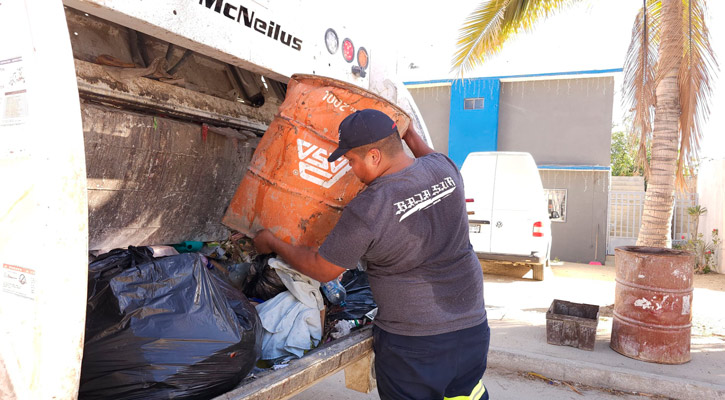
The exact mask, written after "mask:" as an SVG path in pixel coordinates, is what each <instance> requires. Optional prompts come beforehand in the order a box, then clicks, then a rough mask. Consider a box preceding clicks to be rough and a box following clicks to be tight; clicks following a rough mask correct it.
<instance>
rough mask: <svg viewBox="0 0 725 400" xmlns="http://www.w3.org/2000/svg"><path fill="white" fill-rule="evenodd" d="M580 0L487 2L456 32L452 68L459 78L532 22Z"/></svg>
mask: <svg viewBox="0 0 725 400" xmlns="http://www.w3.org/2000/svg"><path fill="white" fill-rule="evenodd" d="M579 1H581V0H489V1H485V2H483V3H482V4H481V5H480V6H479V7H478V8H477V9H476V10H474V11H473V12H472V13H471V15H470V16H469V17H468V18H467V19H466V21H465V22H464V24H463V27H461V29H460V30H459V37H458V42H457V46H456V53H455V55H454V57H453V68H452V69H451V70H452V71H455V72H456V74H457V75H459V76H462V75H463V74H464V73H466V72H470V71H471V70H473V69H474V68H475V67H477V66H479V65H481V64H483V62H484V61H485V60H487V59H488V58H489V57H491V56H493V55H494V54H497V53H498V52H499V51H500V50H501V48H502V47H503V44H504V43H505V42H506V41H507V40H509V39H510V38H511V37H513V36H515V35H516V34H518V33H520V32H521V31H531V29H532V28H533V26H534V25H535V24H536V22H538V21H540V20H542V19H545V18H546V17H549V16H551V15H553V14H554V13H555V12H557V11H560V10H563V9H564V8H566V7H567V6H569V5H571V4H574V3H576V2H579Z"/></svg>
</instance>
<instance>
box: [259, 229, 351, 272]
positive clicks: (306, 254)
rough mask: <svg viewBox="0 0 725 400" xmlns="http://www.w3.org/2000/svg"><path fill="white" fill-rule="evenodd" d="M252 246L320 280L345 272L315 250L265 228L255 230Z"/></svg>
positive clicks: (261, 252)
mask: <svg viewBox="0 0 725 400" xmlns="http://www.w3.org/2000/svg"><path fill="white" fill-rule="evenodd" d="M254 247H256V248H257V251H258V252H259V253H260V254H267V253H272V252H274V253H277V254H279V256H280V257H282V259H284V260H285V261H286V262H287V263H288V264H290V265H291V266H292V268H294V269H296V270H297V271H299V272H302V273H303V274H305V275H307V276H309V277H310V278H312V279H316V280H318V281H320V282H328V281H331V280H333V279H335V278H337V277H338V276H340V274H342V273H343V272H345V268H342V267H338V266H337V265H335V264H333V263H331V262H329V261H327V260H325V259H324V258H322V256H320V254H319V253H318V252H317V251H315V250H312V249H310V248H307V247H303V246H293V245H291V244H289V243H287V242H285V241H283V240H281V239H278V238H277V237H275V236H274V235H273V234H272V232H270V231H268V230H266V229H263V230H261V231H259V232H257V236H255V237H254Z"/></svg>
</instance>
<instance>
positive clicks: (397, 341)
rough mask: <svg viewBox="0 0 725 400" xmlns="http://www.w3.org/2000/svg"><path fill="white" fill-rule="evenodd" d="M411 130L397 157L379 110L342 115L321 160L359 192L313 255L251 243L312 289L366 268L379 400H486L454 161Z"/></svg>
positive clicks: (479, 315) (266, 240) (480, 329)
mask: <svg viewBox="0 0 725 400" xmlns="http://www.w3.org/2000/svg"><path fill="white" fill-rule="evenodd" d="M410 125H411V126H410V127H409V128H408V129H407V131H406V132H405V135H404V140H405V143H406V144H407V145H408V147H409V148H410V150H411V151H412V153H413V155H414V156H415V157H416V158H412V157H410V156H408V154H407V153H406V152H405V151H404V150H403V145H402V140H401V138H400V134H399V132H398V129H397V126H396V124H395V122H394V121H393V120H392V119H390V118H389V117H388V116H387V115H385V114H384V113H382V112H380V111H377V110H374V109H366V110H360V111H356V112H355V113H353V114H351V115H349V116H348V117H347V118H345V119H344V120H343V121H342V123H341V124H340V126H339V130H338V131H339V135H340V136H339V143H338V147H337V149H336V150H335V151H334V152H333V153H332V154H331V155H330V156H329V158H328V161H329V162H334V161H336V160H337V159H339V158H340V157H343V156H344V157H345V159H346V160H347V161H348V162H349V163H350V167H351V168H352V171H353V173H354V174H355V176H357V178H358V179H360V181H362V182H363V183H364V184H366V185H367V188H365V190H363V191H362V192H361V193H360V194H358V195H357V196H356V197H355V198H354V199H353V200H352V201H350V203H349V204H348V205H347V206H346V207H345V209H344V210H343V212H342V215H341V216H340V220H339V221H338V222H337V224H336V225H335V227H334V228H333V229H332V231H331V232H330V234H329V235H328V236H327V238H326V239H325V241H324V242H323V244H322V246H320V248H319V250H314V249H310V248H307V247H301V246H293V245H290V244H288V243H286V242H284V241H282V240H281V239H279V238H276V237H275V236H274V235H273V234H272V233H271V232H270V231H268V230H262V231H260V232H258V233H257V235H256V237H255V238H254V244H255V246H256V248H257V250H258V252H260V253H262V254H265V253H271V252H274V253H277V254H278V255H279V256H281V257H282V258H283V259H284V260H285V261H287V262H288V263H290V264H291V265H292V267H294V268H295V269H297V270H298V271H300V272H302V273H303V274H305V275H308V276H310V277H311V278H314V279H317V280H319V281H321V282H327V281H330V280H333V279H336V278H337V277H338V276H339V275H340V274H341V273H343V272H344V271H345V270H346V269H355V268H356V267H357V265H358V261H359V260H362V261H363V262H364V263H366V264H367V273H368V278H369V281H370V288H371V289H372V293H373V298H374V299H375V302H376V303H377V304H378V314H377V316H376V317H375V321H374V326H373V349H374V351H375V373H376V379H377V386H378V393H379V395H380V398H381V399H395V400H404V399H411V400H420V399H457V400H463V399H472V400H479V399H488V393H487V392H486V388H485V386H484V385H483V382H482V377H483V373H484V371H485V370H486V359H487V355H488V345H489V337H490V331H489V327H488V320H487V317H486V310H485V308H484V301H483V274H482V271H481V266H480V264H479V262H478V258H477V257H476V254H475V253H474V251H473V248H472V247H471V244H470V242H469V238H468V215H467V213H466V205H465V196H464V193H463V181H462V178H461V174H460V172H459V171H458V169H457V168H456V166H455V164H454V163H453V161H451V160H450V159H449V158H448V157H446V156H445V155H443V154H440V153H436V152H434V151H433V149H431V148H430V147H429V146H428V145H427V144H426V143H425V142H424V141H423V140H422V139H421V137H420V136H419V135H418V134H417V132H415V130H414V128H413V127H412V124H410Z"/></svg>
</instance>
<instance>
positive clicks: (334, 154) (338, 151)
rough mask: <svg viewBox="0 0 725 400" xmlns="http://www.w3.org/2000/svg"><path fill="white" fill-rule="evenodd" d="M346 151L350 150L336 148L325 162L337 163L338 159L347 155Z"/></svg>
mask: <svg viewBox="0 0 725 400" xmlns="http://www.w3.org/2000/svg"><path fill="white" fill-rule="evenodd" d="M348 151H350V149H348V148H345V147H338V148H337V149H335V151H333V152H332V154H330V156H329V157H327V161H328V162H333V161H337V159H338V158H340V157H342V156H344V155H345V153H347V152H348Z"/></svg>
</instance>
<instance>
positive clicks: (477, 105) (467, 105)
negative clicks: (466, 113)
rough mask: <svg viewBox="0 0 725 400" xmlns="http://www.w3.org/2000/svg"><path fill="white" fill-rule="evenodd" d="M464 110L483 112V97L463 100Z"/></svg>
mask: <svg viewBox="0 0 725 400" xmlns="http://www.w3.org/2000/svg"><path fill="white" fill-rule="evenodd" d="M463 109H464V110H483V97H471V98H468V99H465V100H463Z"/></svg>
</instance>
